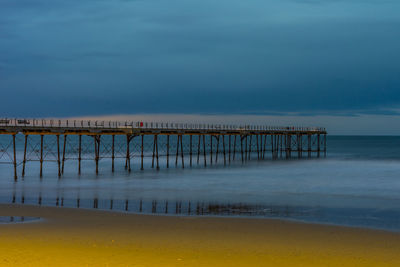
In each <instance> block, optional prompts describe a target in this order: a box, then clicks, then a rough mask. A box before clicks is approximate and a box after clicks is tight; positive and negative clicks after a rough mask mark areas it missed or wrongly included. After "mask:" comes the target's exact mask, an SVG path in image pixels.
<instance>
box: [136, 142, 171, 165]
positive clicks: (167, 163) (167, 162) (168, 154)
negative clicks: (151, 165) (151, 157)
mask: <svg viewBox="0 0 400 267" xmlns="http://www.w3.org/2000/svg"><path fill="white" fill-rule="evenodd" d="M142 143H143V137H142ZM142 147H143V145H142ZM142 154H143V153H142ZM167 168H169V135H167Z"/></svg>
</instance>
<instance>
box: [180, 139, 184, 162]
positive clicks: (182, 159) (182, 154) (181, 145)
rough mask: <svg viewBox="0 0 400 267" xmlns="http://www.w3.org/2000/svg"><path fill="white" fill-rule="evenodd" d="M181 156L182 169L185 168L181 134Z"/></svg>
mask: <svg viewBox="0 0 400 267" xmlns="http://www.w3.org/2000/svg"><path fill="white" fill-rule="evenodd" d="M180 137H181V158H182V169H183V168H185V162H184V157H183V136H182V135H181V136H180Z"/></svg>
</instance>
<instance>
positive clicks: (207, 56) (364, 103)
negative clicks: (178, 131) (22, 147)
mask: <svg viewBox="0 0 400 267" xmlns="http://www.w3.org/2000/svg"><path fill="white" fill-rule="evenodd" d="M399 11H400V3H399V2H398V1H374V0H370V1H358V0H357V1H355V0H351V1H289V0H284V1H271V0H268V1H261V0H253V1H250V2H247V1H239V0H234V1H227V0H222V1H217V2H216V1H211V0H207V1H201V2H195V1H183V0H171V1H159V0H150V1H116V0H114V1H87V0H83V1H78V2H76V1H72V2H71V1H61V0H55V1H44V0H39V1H35V4H32V3H31V1H25V0H24V1H11V2H10V1H7V2H4V1H0V40H1V42H0V62H3V63H2V64H1V63H0V90H1V92H2V94H3V96H4V97H7V98H8V99H18V101H9V103H5V104H4V105H2V107H1V108H0V111H1V112H2V113H3V114H7V115H12V116H15V115H18V116H25V115H28V116H32V114H35V115H37V116H48V114H49V113H50V114H53V115H54V116H72V115H81V114H112V113H138V112H139V113H149V112H156V113H201V114H212V113H214V114H275V115H285V114H286V115H287V114H298V115H307V116H309V115H316V114H324V115H329V114H332V115H333V114H335V115H340V116H357V114H381V115H383V114H384V115H389V114H390V115H398V113H397V112H393V109H395V108H397V107H399V106H400V92H399V88H400V68H399V63H398V62H400V53H398V47H400V36H399V35H398V29H399V28H400V18H399V16H398V12H399Z"/></svg>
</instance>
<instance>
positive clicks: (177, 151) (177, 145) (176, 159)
mask: <svg viewBox="0 0 400 267" xmlns="http://www.w3.org/2000/svg"><path fill="white" fill-rule="evenodd" d="M176 138H177V139H176V157H175V166H178V157H179V141H180V138H179V135H177V136H176Z"/></svg>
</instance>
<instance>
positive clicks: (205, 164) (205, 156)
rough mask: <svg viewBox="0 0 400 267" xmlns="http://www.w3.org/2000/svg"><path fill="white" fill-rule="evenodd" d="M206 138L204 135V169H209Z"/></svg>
mask: <svg viewBox="0 0 400 267" xmlns="http://www.w3.org/2000/svg"><path fill="white" fill-rule="evenodd" d="M206 153H207V151H206V136H205V135H203V154H204V167H207V155H206Z"/></svg>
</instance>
